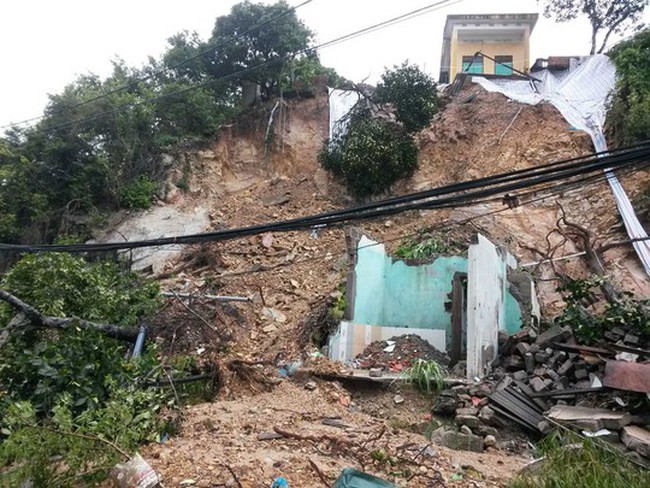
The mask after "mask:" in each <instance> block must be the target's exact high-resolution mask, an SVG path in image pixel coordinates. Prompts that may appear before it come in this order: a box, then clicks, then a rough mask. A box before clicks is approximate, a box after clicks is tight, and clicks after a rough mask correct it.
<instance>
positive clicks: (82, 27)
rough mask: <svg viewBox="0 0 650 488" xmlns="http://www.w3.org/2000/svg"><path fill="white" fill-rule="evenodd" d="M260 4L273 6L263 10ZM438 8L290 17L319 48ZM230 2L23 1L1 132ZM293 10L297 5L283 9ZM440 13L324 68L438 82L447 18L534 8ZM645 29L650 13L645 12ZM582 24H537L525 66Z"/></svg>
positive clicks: (3, 47)
mask: <svg viewBox="0 0 650 488" xmlns="http://www.w3.org/2000/svg"><path fill="white" fill-rule="evenodd" d="M262 1H263V3H273V2H272V1H266V0H262ZM434 1H435V0H401V1H396V0H313V1H312V2H311V3H309V4H307V5H305V6H304V7H301V8H300V9H298V10H297V14H298V15H299V17H300V18H302V19H303V20H304V21H305V23H306V24H307V25H308V26H309V27H310V28H311V29H312V30H314V31H315V32H316V35H317V42H323V41H327V40H329V39H332V38H335V37H338V36H340V35H344V34H347V33H350V32H353V31H355V30H358V29H361V28H363V27H366V26H369V25H372V24H374V23H377V22H381V21H383V20H386V19H389V18H391V17H395V16H397V15H400V14H403V13H406V12H408V11H411V10H415V9H416V8H418V7H423V6H426V5H429V4H431V3H434ZM236 3H238V2H237V1H236V0H183V1H179V0H112V1H110V2H97V1H90V0H56V1H54V0H20V1H4V2H2V6H1V7H0V13H1V14H0V54H1V58H0V59H2V66H3V69H2V72H1V73H0V126H2V125H6V124H8V123H11V122H17V121H20V120H23V119H27V118H30V117H34V116H38V115H41V113H42V111H43V108H44V106H45V104H46V103H47V94H48V93H57V92H59V91H60V90H61V89H62V88H63V87H64V86H65V85H66V84H67V83H69V82H71V81H72V80H74V78H75V76H76V75H77V74H81V73H87V72H93V73H96V74H99V75H101V76H106V75H107V74H108V73H109V72H110V70H111V65H110V60H111V59H114V58H115V57H116V56H119V57H121V58H123V59H124V60H125V61H126V62H127V63H128V64H130V65H134V66H140V65H142V64H143V63H146V61H147V58H148V56H149V55H153V56H158V55H159V54H160V53H161V52H162V51H163V50H164V49H165V45H166V39H167V38H168V37H170V36H171V35H173V34H174V33H176V32H179V31H181V30H190V31H192V30H194V31H197V32H198V33H199V35H200V36H201V37H202V38H203V39H207V38H208V37H209V36H210V32H211V30H212V27H213V26H214V21H215V19H216V17H218V16H220V15H224V14H227V13H228V12H229V10H230V8H231V7H232V5H234V4H236ZM288 3H290V4H291V5H297V4H299V3H302V0H288ZM450 3H451V5H449V6H448V7H445V8H442V9H440V10H437V11H434V12H431V13H428V14H426V15H423V16H420V17H417V18H415V19H413V20H409V21H406V22H402V23H399V24H397V25H394V26H392V27H388V28H386V29H382V30H379V31H377V32H374V33H371V34H369V35H366V36H362V37H359V38H356V39H354V40H351V41H349V42H346V43H343V44H340V45H337V46H334V47H332V48H328V49H325V50H323V51H322V52H321V60H322V62H323V64H325V65H326V66H331V67H334V68H335V69H336V70H337V71H338V72H339V73H340V74H341V75H343V76H345V77H346V78H349V79H351V80H353V81H361V80H362V79H365V78H368V81H369V82H374V81H376V80H377V78H378V77H379V75H380V74H381V72H382V71H383V69H384V67H385V66H388V67H390V66H393V65H394V64H399V63H401V62H402V61H404V60H405V59H409V60H410V61H411V62H416V63H418V64H419V65H420V66H421V67H422V68H424V69H425V70H426V71H428V72H429V73H431V74H432V75H433V76H434V77H435V78H436V79H437V77H438V68H439V63H440V50H441V44H442V30H443V26H444V23H445V17H446V16H447V15H448V14H457V13H529V12H540V13H541V8H542V2H541V1H540V2H538V1H536V0H461V1H457V2H456V3H454V2H453V0H452V2H450ZM645 20H646V22H648V21H650V13H649V12H646V16H645ZM589 39H590V28H589V25H588V22H587V21H586V19H580V20H576V21H573V22H570V23H566V24H556V23H555V22H554V21H553V20H549V19H545V18H544V17H543V16H542V15H540V20H539V22H538V23H537V26H536V27H535V30H534V32H533V35H532V37H531V58H532V59H533V60H534V59H536V58H538V57H547V56H549V55H575V54H587V53H588V52H589V47H590V46H589Z"/></svg>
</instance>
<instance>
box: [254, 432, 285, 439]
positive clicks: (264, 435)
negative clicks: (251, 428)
mask: <svg viewBox="0 0 650 488" xmlns="http://www.w3.org/2000/svg"><path fill="white" fill-rule="evenodd" d="M283 437H284V436H283V435H282V434H278V433H277V432H260V433H259V434H257V440H258V441H272V440H275V439H282V438H283Z"/></svg>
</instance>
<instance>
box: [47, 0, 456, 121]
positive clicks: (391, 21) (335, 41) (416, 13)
mask: <svg viewBox="0 0 650 488" xmlns="http://www.w3.org/2000/svg"><path fill="white" fill-rule="evenodd" d="M461 1H463V0H441V1H439V2H436V3H433V4H430V5H428V6H426V7H422V8H419V9H416V10H413V11H411V12H408V13H406V14H403V15H399V16H397V17H393V18H391V19H388V20H386V21H383V22H380V23H377V24H374V25H372V26H370V27H365V28H363V29H359V30H357V31H355V32H352V33H350V34H346V35H343V36H339V37H337V38H334V39H331V40H329V41H327V42H323V43H321V44H318V45H317V46H312V47H307V48H304V49H301V50H299V51H296V52H295V53H291V54H289V55H286V56H282V57H279V58H277V59H272V60H268V61H265V62H263V63H260V64H257V65H255V66H249V67H247V68H242V69H240V70H238V71H235V72H233V73H230V74H228V75H224V76H220V77H217V78H213V79H211V80H207V81H205V82H203V83H199V84H196V85H192V86H190V87H187V88H183V89H181V90H177V91H174V92H170V93H166V94H164V95H159V96H157V97H152V98H146V99H144V100H139V101H136V102H129V103H125V104H122V105H120V106H118V107H115V108H114V109H110V110H106V111H104V112H100V113H98V114H95V115H93V116H90V117H86V118H83V119H78V120H74V121H70V122H66V123H63V124H59V125H55V126H52V127H48V128H46V129H41V130H42V131H44V132H51V131H54V130H58V129H66V128H68V127H72V126H75V125H77V124H84V123H87V122H92V121H93V120H97V119H100V118H102V117H105V116H108V115H112V114H114V113H118V112H121V111H124V110H126V109H128V108H133V107H137V106H140V105H144V104H145V103H156V102H159V101H161V100H164V99H167V98H170V97H175V96H178V95H183V94H185V93H188V92H190V91H193V90H198V89H199V88H204V87H206V86H209V85H212V84H214V83H218V82H223V81H227V80H230V79H232V78H236V77H239V76H241V75H242V74H245V73H249V72H251V71H255V70H257V69H260V68H265V67H268V66H272V65H274V64H277V63H282V62H285V61H288V60H291V59H292V58H294V57H295V56H298V55H301V54H311V53H314V52H316V51H318V50H321V49H326V48H328V47H331V46H334V45H336V44H340V43H342V42H346V41H348V40H351V39H354V38H356V37H359V36H361V35H365V34H369V33H371V32H374V31H376V30H379V29H382V28H385V27H389V26H391V25H393V24H396V23H399V22H402V21H405V20H410V19H411V18H414V17H416V16H419V15H424V14H425V13H429V12H432V11H434V10H438V9H440V8H443V7H446V6H447V4H455V3H458V2H461ZM450 2H453V3H450Z"/></svg>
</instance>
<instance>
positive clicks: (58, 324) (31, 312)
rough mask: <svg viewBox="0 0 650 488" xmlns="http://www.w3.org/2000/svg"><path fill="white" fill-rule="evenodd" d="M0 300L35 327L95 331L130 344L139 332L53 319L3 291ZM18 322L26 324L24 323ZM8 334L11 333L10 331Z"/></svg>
mask: <svg viewBox="0 0 650 488" xmlns="http://www.w3.org/2000/svg"><path fill="white" fill-rule="evenodd" d="M0 300H3V301H5V302H7V303H8V304H9V305H11V306H12V307H13V308H15V309H16V310H18V311H19V312H22V313H23V314H24V315H25V318H27V319H28V320H29V323H31V324H32V325H33V326H35V327H49V328H53V329H67V328H69V327H80V328H82V329H94V330H96V331H99V332H101V333H103V334H106V335H108V336H110V337H114V338H115V339H120V340H123V341H130V342H133V341H135V339H136V337H137V336H138V332H139V328H138V327H123V326H120V325H115V324H102V323H98V322H91V321H88V320H83V319H80V318H77V317H51V316H48V315H43V314H42V313H40V312H39V311H38V310H37V309H36V308H34V307H32V306H31V305H29V304H27V303H25V302H23V301H22V300H21V299H19V298H18V297H16V296H14V295H12V294H11V293H9V292H7V291H5V290H2V289H0ZM12 322H13V321H12ZM18 322H22V323H24V321H18ZM9 328H11V325H9V326H7V329H9ZM7 332H10V330H9V331H7ZM8 336H9V334H8V333H7V334H3V335H2V336H0V347H2V346H3V345H4V343H5V342H6V340H7V338H8Z"/></svg>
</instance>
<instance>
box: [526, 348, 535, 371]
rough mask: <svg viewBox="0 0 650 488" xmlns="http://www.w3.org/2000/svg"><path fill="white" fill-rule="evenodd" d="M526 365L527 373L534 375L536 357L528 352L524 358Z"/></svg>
mask: <svg viewBox="0 0 650 488" xmlns="http://www.w3.org/2000/svg"><path fill="white" fill-rule="evenodd" d="M524 363H525V365H526V371H528V372H529V373H532V372H533V370H534V369H535V356H533V354H532V353H530V352H527V353H526V355H525V356H524Z"/></svg>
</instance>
